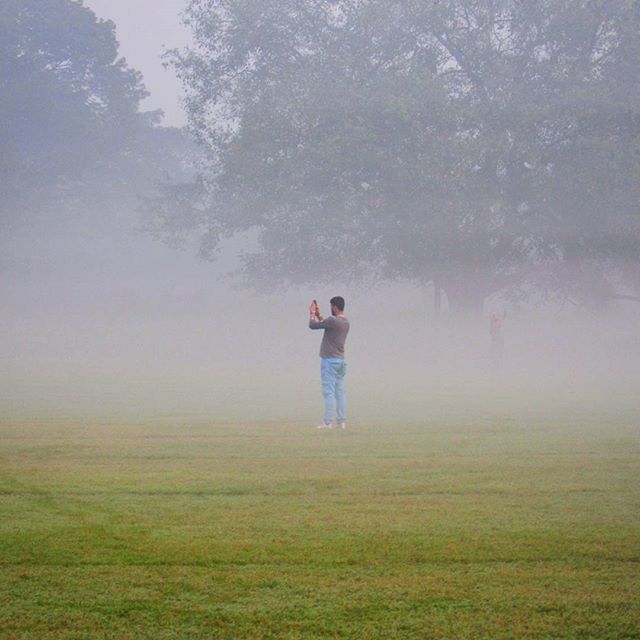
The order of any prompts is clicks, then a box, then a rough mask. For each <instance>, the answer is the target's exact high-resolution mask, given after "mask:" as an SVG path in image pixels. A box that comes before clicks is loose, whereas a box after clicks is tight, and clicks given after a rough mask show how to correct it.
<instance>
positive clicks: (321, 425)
mask: <svg viewBox="0 0 640 640" xmlns="http://www.w3.org/2000/svg"><path fill="white" fill-rule="evenodd" d="M332 427H333V425H331V424H325V423H324V422H323V423H322V424H319V425H318V426H317V427H316V429H331V428H332Z"/></svg>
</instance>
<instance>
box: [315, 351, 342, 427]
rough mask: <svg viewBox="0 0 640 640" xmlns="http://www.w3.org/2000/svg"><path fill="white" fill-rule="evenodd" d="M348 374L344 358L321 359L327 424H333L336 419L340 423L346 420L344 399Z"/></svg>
mask: <svg viewBox="0 0 640 640" xmlns="http://www.w3.org/2000/svg"><path fill="white" fill-rule="evenodd" d="M346 373H347V363H346V362H345V361H344V360H343V359H342V358H322V359H321V361H320V376H321V378H322V395H323V396H324V423H325V424H331V423H332V422H333V419H334V418H336V421H337V422H338V423H340V422H344V421H345V420H346V414H345V409H346V402H345V397H344V376H345V374H346ZM336 411H337V415H336Z"/></svg>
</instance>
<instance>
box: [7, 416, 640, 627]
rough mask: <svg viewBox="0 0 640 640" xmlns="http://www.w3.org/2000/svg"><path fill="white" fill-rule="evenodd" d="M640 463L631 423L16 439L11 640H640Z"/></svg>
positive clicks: (147, 428)
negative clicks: (594, 639)
mask: <svg viewBox="0 0 640 640" xmlns="http://www.w3.org/2000/svg"><path fill="white" fill-rule="evenodd" d="M5 434H6V435H7V436H8V437H4V436H5ZM639 463H640V446H639V440H638V431H637V429H636V427H635V422H634V421H633V420H629V419H628V416H627V417H626V418H625V419H624V420H623V419H620V421H619V422H615V421H612V420H611V419H608V420H607V421H606V424H600V423H598V422H597V421H594V422H591V423H589V422H586V423H584V424H580V425H575V424H571V423H563V422H562V421H561V420H560V419H559V418H554V417H553V416H546V417H544V419H542V418H541V417H540V415H539V414H537V415H536V416H534V417H531V418H530V419H528V420H527V419H526V416H525V417H524V418H523V417H522V415H519V416H518V418H515V417H514V418H511V419H505V418H504V417H503V418H501V419H500V420H499V421H496V422H495V423H491V421H489V420H483V421H480V422H479V423H478V424H464V425H461V424H459V423H455V422H452V423H450V424H449V423H446V422H442V421H425V422H424V424H422V425H420V424H416V423H412V424H403V423H401V422H397V423H390V424H387V425H385V424H384V423H380V424H377V425H374V426H368V425H360V426H358V425H355V428H354V429H352V430H351V431H348V432H346V433H340V432H328V433H318V432H315V431H313V430H311V429H302V428H300V427H299V426H297V425H284V426H283V425H270V424H256V425H229V424H224V425H216V424H213V423H212V424H209V423H197V424H191V425H190V424H179V425H178V424H175V425H171V424H159V425H154V424H140V425H117V424H109V425H105V424H102V425H99V424H97V425H92V424H79V423H74V424H71V425H69V426H66V425H65V424H61V423H54V422H47V421H38V422H36V423H24V422H23V423H20V422H17V421H4V422H2V423H0V516H1V517H0V637H3V638H4V637H6V638H129V637H130V638H147V637H148V638H154V639H155V640H158V639H160V638H390V637H394V638H395V637H399V638H425V637H426V638H525V637H526V638H638V637H640V624H639V622H638V621H639V620H640V606H639V605H638V602H640V586H639V585H640V580H639V578H640V571H639V559H640V474H639V473H638V471H639V470H640V464H639Z"/></svg>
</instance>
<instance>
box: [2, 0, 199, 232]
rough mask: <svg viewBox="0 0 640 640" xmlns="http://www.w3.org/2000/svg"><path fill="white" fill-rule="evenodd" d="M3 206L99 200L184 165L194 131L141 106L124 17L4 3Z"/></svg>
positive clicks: (23, 208)
mask: <svg viewBox="0 0 640 640" xmlns="http://www.w3.org/2000/svg"><path fill="white" fill-rule="evenodd" d="M0 87H1V90H0V149H1V150H2V153H1V154H0V214H2V215H3V217H5V220H3V222H5V223H8V224H11V222H12V221H14V220H16V219H18V218H20V216H28V215H29V212H30V210H31V209H33V208H37V206H38V205H39V204H40V205H42V203H45V206H46V208H47V212H48V215H49V217H51V218H54V217H55V214H54V210H55V209H56V207H60V208H64V207H69V206H72V207H74V208H76V209H82V208H85V209H88V208H92V207H93V208H95V207H96V206H97V205H98V202H100V199H101V197H102V199H103V200H104V201H107V202H109V201H112V200H114V199H116V194H119V193H120V192H123V191H126V190H129V191H132V190H135V188H136V187H138V188H139V187H140V185H141V184H142V183H145V181H146V182H150V181H152V180H158V179H159V178H160V177H161V176H162V173H163V171H165V170H167V169H168V168H169V167H170V168H171V169H172V171H173V172H174V173H175V171H176V169H177V168H178V167H179V164H180V159H181V158H183V157H184V154H185V153H186V147H187V143H186V140H185V138H184V135H183V134H182V133H180V132H179V131H177V130H173V131H172V130H166V129H161V128H159V127H156V126H155V124H156V123H157V120H158V114H156V113H140V112H139V105H140V101H141V100H142V99H143V98H144V97H145V96H146V95H147V93H146V90H145V88H144V86H143V83H142V76H141V74H140V73H139V72H138V71H135V70H133V69H130V68H129V67H128V66H127V64H126V61H125V60H124V59H123V58H121V57H119V55H118V42H117V40H116V37H115V25H114V24H113V22H111V21H104V20H100V19H98V18H97V17H96V15H95V14H94V13H93V12H92V11H91V10H90V9H88V8H87V7H84V6H83V4H82V2H77V1H73V0H48V1H47V2H41V1H38V0H7V1H4V2H3V3H2V4H1V5H0Z"/></svg>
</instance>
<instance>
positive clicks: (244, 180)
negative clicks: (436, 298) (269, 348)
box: [174, 0, 640, 308]
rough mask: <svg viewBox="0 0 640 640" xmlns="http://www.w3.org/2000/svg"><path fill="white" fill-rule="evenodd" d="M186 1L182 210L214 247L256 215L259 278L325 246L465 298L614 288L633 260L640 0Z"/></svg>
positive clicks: (181, 59)
mask: <svg viewBox="0 0 640 640" xmlns="http://www.w3.org/2000/svg"><path fill="white" fill-rule="evenodd" d="M187 20H188V22H189V23H190V24H191V26H192V28H193V32H194V37H195V42H196V46H195V48H193V49H191V50H187V51H184V52H181V53H176V54H174V64H175V65H176V67H177V69H178V71H179V72H180V74H181V76H182V79H183V81H184V84H185V86H186V88H187V105H188V112H189V118H190V125H191V129H192V131H193V132H194V134H195V135H196V137H197V138H198V140H199V141H200V143H201V144H202V145H203V147H204V148H205V149H206V151H207V154H208V155H207V158H208V162H207V165H206V166H205V167H204V168H203V172H202V177H201V181H200V183H199V188H198V189H194V190H193V192H192V193H191V195H193V193H197V195H198V198H197V199H195V200H194V199H193V198H191V200H190V204H189V207H188V208H189V211H188V212H187V213H185V203H184V202H182V210H181V211H180V213H179V214H177V215H179V216H180V220H181V223H180V225H178V226H181V227H182V228H184V227H185V226H189V227H191V228H195V229H198V230H199V231H200V232H201V233H202V241H203V247H204V250H205V253H206V252H207V250H209V249H214V248H215V247H216V246H217V243H218V242H219V240H220V239H221V238H223V237H225V236H229V235H233V234H235V233H237V232H242V231H247V230H257V232H258V235H259V241H260V242H259V246H260V248H259V250H258V251H256V252H255V253H252V254H249V255H247V256H245V268H246V273H247V275H248V276H250V277H251V278H255V277H257V276H260V277H261V278H263V279H277V280H284V281H287V280H292V279H297V280H300V281H305V280H311V279H313V280H316V279H318V277H319V273H318V270H319V269H318V265H319V264H322V268H321V271H322V273H321V274H320V277H325V278H334V277H336V276H340V277H343V278H344V277H346V276H351V277H356V278H357V277H361V276H363V275H371V274H376V275H378V276H379V277H382V278H395V277H403V278H412V279H418V280H420V281H422V282H427V281H433V282H435V283H436V284H437V286H438V287H442V288H443V289H444V290H445V291H446V292H447V295H448V296H449V301H450V304H451V305H452V306H454V307H464V306H474V307H476V308H477V307H478V306H479V305H481V303H482V300H483V299H484V298H485V297H486V296H488V295H490V294H492V293H495V292H497V291H500V290H504V289H506V288H511V289H515V288H519V287H522V286H523V285H524V284H527V283H533V284H535V286H537V287H546V288H548V289H550V290H553V291H555V292H559V291H564V292H566V293H568V294H571V295H575V294H576V292H580V293H584V292H585V291H592V292H593V291H596V290H598V291H602V290H603V287H604V289H606V290H607V291H609V292H610V289H608V288H607V287H611V286H613V285H612V283H613V277H614V275H619V274H621V273H622V272H623V270H622V269H620V268H617V266H618V265H617V263H616V260H617V259H618V258H620V257H621V256H624V257H625V258H626V259H627V260H628V261H631V262H634V261H637V259H638V255H637V251H638V242H637V240H638V202H639V200H638V196H639V195H640V193H638V189H639V186H638V185H639V184H640V183H639V180H638V177H639V176H638V159H639V156H638V151H639V146H638V141H639V137H638V133H639V131H640V100H639V98H640V94H639V92H640V55H639V54H640V38H639V35H640V9H639V8H638V3H637V2H631V1H623V2H616V3H610V2H606V1H605V0H594V1H590V2H585V1H583V0H580V1H579V0H541V1H540V2H535V3H528V2H520V1H519V0H475V1H473V0H471V1H470V0H465V1H464V2H461V1H457V0H441V1H439V2H407V1H406V0H403V1H400V0H398V1H394V0H335V1H333V0H295V1H294V0H259V1H258V0H233V1H232V0H206V1H205V0H192V2H191V3H190V5H189V8H188V10H187ZM614 267H616V268H614Z"/></svg>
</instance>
